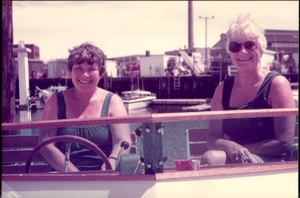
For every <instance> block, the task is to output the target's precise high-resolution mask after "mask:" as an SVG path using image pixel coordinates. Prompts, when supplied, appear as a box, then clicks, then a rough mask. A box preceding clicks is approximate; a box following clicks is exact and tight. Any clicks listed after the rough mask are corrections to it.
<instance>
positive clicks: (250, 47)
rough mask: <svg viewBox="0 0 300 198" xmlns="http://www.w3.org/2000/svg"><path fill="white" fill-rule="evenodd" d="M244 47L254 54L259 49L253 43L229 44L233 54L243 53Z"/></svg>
mask: <svg viewBox="0 0 300 198" xmlns="http://www.w3.org/2000/svg"><path fill="white" fill-rule="evenodd" d="M242 45H244V48H245V50H246V51H248V52H254V51H255V50H256V49H257V46H256V44H255V43H254V42H252V41H247V42H245V43H239V42H230V43H229V51H231V52H233V53H237V52H239V51H241V49H242Z"/></svg>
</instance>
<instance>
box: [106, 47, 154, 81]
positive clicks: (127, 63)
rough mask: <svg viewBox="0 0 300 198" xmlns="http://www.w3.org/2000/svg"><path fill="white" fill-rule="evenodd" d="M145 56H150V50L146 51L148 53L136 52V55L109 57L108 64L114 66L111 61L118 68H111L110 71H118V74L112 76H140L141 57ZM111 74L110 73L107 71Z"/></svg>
mask: <svg viewBox="0 0 300 198" xmlns="http://www.w3.org/2000/svg"><path fill="white" fill-rule="evenodd" d="M144 56H150V52H149V51H146V55H144V54H136V55H127V56H121V57H113V58H108V59H107V61H108V63H109V64H108V65H107V66H109V67H112V65H113V64H112V63H110V62H111V61H113V62H114V63H115V64H116V70H114V69H112V68H109V69H108V71H109V72H112V71H116V72H117V73H116V74H112V76H116V77H138V76H140V58H141V57H144ZM107 75H108V76H110V74H109V73H107Z"/></svg>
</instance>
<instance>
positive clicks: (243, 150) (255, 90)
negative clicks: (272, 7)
mask: <svg viewBox="0 0 300 198" xmlns="http://www.w3.org/2000/svg"><path fill="white" fill-rule="evenodd" d="M264 33H265V32H264V29H263V28H262V27H261V26H260V25H259V23H258V22H257V20H256V19H254V18H252V17H251V16H250V15H249V14H246V15H240V16H239V17H238V18H237V20H236V21H234V22H232V23H231V24H230V27H229V30H228V32H227V52H228V53H229V54H230V58H231V60H232V63H233V64H234V65H235V66H236V67H237V70H238V73H237V74H236V75H235V76H233V77H229V78H227V79H226V80H225V81H224V82H222V83H221V84H220V85H219V86H218V87H217V88H216V90H215V94H214V96H213V102H212V108H211V109H212V111H220V110H240V109H270V108H294V107H295V103H294V100H293V97H292V91H291V87H290V84H289V82H288V81H287V79H286V78H285V77H284V76H281V75H280V74H279V73H277V72H270V71H268V70H266V69H264V68H262V67H261V64H260V58H261V57H262V55H263V53H264V50H265V49H266V46H267V41H266V37H265V35H264ZM294 129H295V117H294V116H288V117H267V118H242V119H225V120H212V121H211V122H210V127H209V134H208V137H207V145H208V147H209V151H207V152H206V153H205V154H204V155H203V158H202V161H201V163H202V164H209V165H211V164H227V163H263V162H270V161H281V160H282V157H283V154H285V153H286V151H287V149H288V147H289V146H290V145H292V141H293V137H294ZM224 134H226V135H227V136H228V137H229V139H224V138H223V136H224Z"/></svg>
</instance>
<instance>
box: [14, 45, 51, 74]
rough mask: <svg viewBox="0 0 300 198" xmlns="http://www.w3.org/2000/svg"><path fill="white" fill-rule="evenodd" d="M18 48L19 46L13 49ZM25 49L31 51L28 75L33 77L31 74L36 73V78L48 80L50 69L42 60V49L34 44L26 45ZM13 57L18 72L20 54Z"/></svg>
mask: <svg viewBox="0 0 300 198" xmlns="http://www.w3.org/2000/svg"><path fill="white" fill-rule="evenodd" d="M18 46H19V45H18V44H15V45H13V48H18ZM25 47H26V48H29V49H30V50H31V52H30V53H28V72H29V74H28V75H29V76H31V74H32V73H33V72H35V73H36V78H42V77H44V78H46V77H47V72H48V71H47V70H48V69H47V65H46V64H44V62H43V60H40V48H39V47H38V46H36V45H34V44H25ZM13 57H14V59H15V64H16V70H17V72H18V54H17V53H14V54H13Z"/></svg>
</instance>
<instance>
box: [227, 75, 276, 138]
mask: <svg viewBox="0 0 300 198" xmlns="http://www.w3.org/2000/svg"><path fill="white" fill-rule="evenodd" d="M278 75H279V73H277V72H270V73H268V75H267V76H266V77H265V79H264V81H263V83H262V84H261V86H260V88H259V91H258V92H257V95H256V96H255V98H254V100H253V101H251V102H249V103H247V104H245V105H243V106H242V107H240V108H233V107H229V99H230V96H231V91H232V86H233V82H234V76H233V77H230V78H228V79H226V80H225V81H224V88H223V95H222V104H223V108H224V110H239V109H270V108H272V107H271V106H270V104H269V103H268V95H269V91H270V87H271V83H272V80H273V79H274V78H275V77H276V76H278ZM223 132H224V133H225V134H226V135H228V136H229V138H230V140H232V141H234V142H237V143H239V144H246V143H253V142H258V141H262V140H266V139H271V138H275V134H274V126H273V117H266V118H262V117H260V118H240V119H225V120H223Z"/></svg>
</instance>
